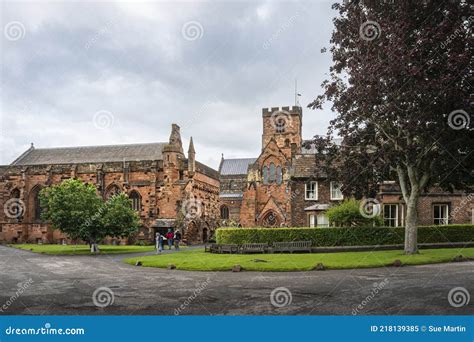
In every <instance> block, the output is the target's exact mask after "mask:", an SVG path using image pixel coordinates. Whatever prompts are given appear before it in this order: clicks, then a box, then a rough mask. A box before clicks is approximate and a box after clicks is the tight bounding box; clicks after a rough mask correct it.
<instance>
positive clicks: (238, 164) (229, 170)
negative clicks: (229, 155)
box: [219, 158, 257, 176]
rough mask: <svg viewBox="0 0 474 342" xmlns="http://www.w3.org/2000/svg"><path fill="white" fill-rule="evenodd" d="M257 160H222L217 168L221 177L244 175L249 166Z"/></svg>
mask: <svg viewBox="0 0 474 342" xmlns="http://www.w3.org/2000/svg"><path fill="white" fill-rule="evenodd" d="M256 160H257V158H240V159H224V160H223V161H222V163H221V166H220V168H219V173H220V174H221V175H222V176H229V175H246V174H247V169H248V167H249V165H250V164H253V163H255V161H256Z"/></svg>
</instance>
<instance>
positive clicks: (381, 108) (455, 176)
mask: <svg viewBox="0 0 474 342" xmlns="http://www.w3.org/2000/svg"><path fill="white" fill-rule="evenodd" d="M333 8H334V9H336V10H338V12H339V15H338V16H337V17H336V18H335V19H334V25H335V29H334V31H333V33H332V38H331V48H330V52H331V53H332V58H333V65H332V66H331V68H330V74H329V78H328V79H327V80H325V81H324V82H323V84H322V87H323V93H322V94H320V95H318V96H317V97H316V99H315V100H314V101H313V102H312V103H310V104H309V105H308V107H310V108H312V109H316V108H322V104H323V103H324V102H325V101H330V102H332V109H333V111H334V112H336V113H337V114H336V118H335V119H334V120H332V121H331V123H330V128H329V130H328V137H326V138H317V139H315V143H316V145H318V147H319V151H320V152H321V151H322V150H323V149H326V150H327V151H329V152H326V153H325V154H324V156H322V158H323V159H324V161H325V162H326V166H325V167H326V168H327V169H328V171H329V170H330V169H332V170H330V172H332V173H331V175H334V176H336V177H337V178H339V180H340V181H342V182H343V184H344V188H343V192H345V193H346V194H352V195H355V196H356V197H361V196H362V195H365V196H373V195H374V193H375V192H376V191H377V186H378V185H379V184H380V182H381V181H383V180H390V179H397V180H398V183H399V186H400V189H401V192H402V196H403V199H404V201H405V203H406V205H407V214H406V223H405V252H406V253H407V254H412V253H416V252H417V216H418V215H417V203H418V199H419V197H420V195H421V194H422V192H423V191H424V190H426V189H427V188H428V187H430V186H433V185H438V186H440V187H443V188H444V189H447V190H451V191H452V190H454V189H466V188H469V187H470V188H472V184H473V183H472V177H473V174H472V170H473V165H472V163H473V162H472V161H473V158H472V156H471V153H472V147H473V146H474V144H473V136H472V134H471V132H470V130H469V128H470V126H469V125H470V114H469V113H468V112H470V111H472V108H471V107H470V99H469V98H470V92H471V86H470V83H469V82H471V84H472V80H471V81H469V77H471V78H472V61H471V53H470V49H469V47H470V44H469V43H470V40H471V39H472V38H471V34H472V29H471V24H472V17H469V18H468V16H469V5H468V4H467V2H458V1H442V2H438V1H433V0H426V1H423V2H410V1H401V2H396V3H393V2H391V1H364V2H362V1H360V2H359V1H352V2H348V1H344V2H343V3H341V4H334V5H333ZM335 133H337V134H339V135H340V136H341V137H343V139H344V140H343V143H342V145H341V146H340V147H339V148H337V147H335V146H334V145H333V144H331V141H330V140H331V138H330V137H331V136H333V135H334V134H335ZM331 165H332V166H331ZM334 165H337V166H338V167H334ZM336 169H337V170H336Z"/></svg>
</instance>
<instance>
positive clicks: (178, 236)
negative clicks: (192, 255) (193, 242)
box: [174, 230, 181, 251]
mask: <svg viewBox="0 0 474 342" xmlns="http://www.w3.org/2000/svg"><path fill="white" fill-rule="evenodd" d="M180 242H181V233H180V232H179V230H177V231H176V233H174V249H176V250H178V251H179V243H180Z"/></svg>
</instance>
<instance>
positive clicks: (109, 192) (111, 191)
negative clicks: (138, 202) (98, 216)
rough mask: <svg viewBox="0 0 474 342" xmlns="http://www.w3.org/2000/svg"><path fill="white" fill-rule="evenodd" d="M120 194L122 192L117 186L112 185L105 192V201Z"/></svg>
mask: <svg viewBox="0 0 474 342" xmlns="http://www.w3.org/2000/svg"><path fill="white" fill-rule="evenodd" d="M121 192H122V191H121V190H120V188H119V187H118V186H117V185H115V184H112V185H110V186H109V187H108V188H107V191H106V192H105V199H106V200H108V199H110V197H112V196H114V195H118V194H119V193H121Z"/></svg>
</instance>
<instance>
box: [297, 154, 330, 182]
mask: <svg viewBox="0 0 474 342" xmlns="http://www.w3.org/2000/svg"><path fill="white" fill-rule="evenodd" d="M292 171H293V172H292V176H293V177H295V178H326V177H327V174H326V172H324V171H322V170H321V169H320V168H318V167H317V164H316V156H315V155H314V154H298V155H296V158H295V160H294V163H293V170H292Z"/></svg>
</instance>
